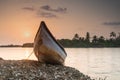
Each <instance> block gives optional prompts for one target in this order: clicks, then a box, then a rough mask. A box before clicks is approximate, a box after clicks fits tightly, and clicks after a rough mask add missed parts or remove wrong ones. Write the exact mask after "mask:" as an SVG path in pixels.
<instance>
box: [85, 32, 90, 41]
mask: <svg viewBox="0 0 120 80" xmlns="http://www.w3.org/2000/svg"><path fill="white" fill-rule="evenodd" d="M85 40H86V42H88V43H89V42H90V33H89V32H87V33H86V39H85Z"/></svg>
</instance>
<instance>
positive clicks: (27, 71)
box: [0, 60, 92, 80]
mask: <svg viewBox="0 0 120 80" xmlns="http://www.w3.org/2000/svg"><path fill="white" fill-rule="evenodd" d="M0 80H92V79H90V77H89V76H86V75H84V74H82V73H81V72H79V71H78V70H76V69H75V68H71V67H67V66H61V65H51V64H43V63H40V62H38V61H34V60H0Z"/></svg>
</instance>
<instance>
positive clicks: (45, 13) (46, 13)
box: [22, 5, 67, 18]
mask: <svg viewBox="0 0 120 80" xmlns="http://www.w3.org/2000/svg"><path fill="white" fill-rule="evenodd" d="M22 10H28V11H34V12H35V13H36V15H37V16H38V17H44V18H57V17H58V15H60V14H59V13H66V12H67V8H62V7H58V8H56V9H55V8H51V7H50V6H49V5H43V6H41V7H40V8H34V7H29V6H28V7H23V8H22Z"/></svg>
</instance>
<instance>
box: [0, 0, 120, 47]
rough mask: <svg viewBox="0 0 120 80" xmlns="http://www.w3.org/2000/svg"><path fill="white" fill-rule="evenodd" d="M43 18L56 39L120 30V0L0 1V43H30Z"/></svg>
mask: <svg viewBox="0 0 120 80" xmlns="http://www.w3.org/2000/svg"><path fill="white" fill-rule="evenodd" d="M41 21H45V22H46V24H47V26H48V28H49V29H50V31H51V32H52V33H53V35H54V36H55V37H56V38H57V39H61V38H69V39H71V38H72V37H73V35H74V34H75V33H78V34H79V35H80V36H82V37H83V36H85V34H86V32H90V34H91V36H93V35H98V36H100V35H103V36H105V37H109V33H110V32H112V31H114V32H116V33H118V32H120V0H0V45H3V44H23V43H25V42H33V40H34V37H35V34H36V32H37V30H38V28H39V25H40V22H41Z"/></svg>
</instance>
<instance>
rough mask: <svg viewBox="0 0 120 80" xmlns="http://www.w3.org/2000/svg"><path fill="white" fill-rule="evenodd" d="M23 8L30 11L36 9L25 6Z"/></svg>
mask: <svg viewBox="0 0 120 80" xmlns="http://www.w3.org/2000/svg"><path fill="white" fill-rule="evenodd" d="M22 9H23V10H28V11H34V10H35V9H34V8H33V7H23V8H22Z"/></svg>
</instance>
